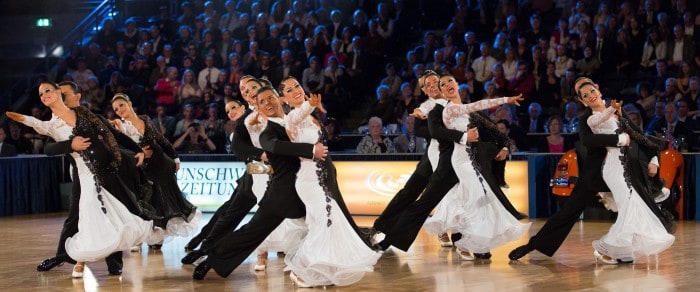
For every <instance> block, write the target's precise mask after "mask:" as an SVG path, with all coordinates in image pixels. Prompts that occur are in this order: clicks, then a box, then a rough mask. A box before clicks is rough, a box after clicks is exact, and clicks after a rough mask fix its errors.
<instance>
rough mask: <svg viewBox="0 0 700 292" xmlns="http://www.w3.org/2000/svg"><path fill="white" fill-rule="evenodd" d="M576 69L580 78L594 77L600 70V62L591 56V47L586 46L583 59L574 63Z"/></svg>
mask: <svg viewBox="0 0 700 292" xmlns="http://www.w3.org/2000/svg"><path fill="white" fill-rule="evenodd" d="M576 69H578V71H579V72H580V73H579V74H580V75H581V76H586V77H594V76H596V73H598V69H600V60H598V58H596V57H594V56H593V47H591V46H586V47H585V48H584V49H583V58H582V59H580V60H578V62H577V63H576Z"/></svg>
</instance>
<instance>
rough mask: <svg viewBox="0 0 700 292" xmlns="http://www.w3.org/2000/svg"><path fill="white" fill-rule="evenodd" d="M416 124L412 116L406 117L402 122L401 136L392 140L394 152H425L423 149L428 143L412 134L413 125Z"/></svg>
mask: <svg viewBox="0 0 700 292" xmlns="http://www.w3.org/2000/svg"><path fill="white" fill-rule="evenodd" d="M415 122H416V118H415V117H414V116H406V119H405V120H404V122H403V127H402V128H401V131H402V132H403V134H402V135H401V136H398V137H396V138H394V146H395V147H396V152H399V153H423V152H425V147H426V146H427V145H428V142H427V141H426V140H425V138H422V137H416V135H415V133H414V131H413V130H414V128H413V125H414V124H415Z"/></svg>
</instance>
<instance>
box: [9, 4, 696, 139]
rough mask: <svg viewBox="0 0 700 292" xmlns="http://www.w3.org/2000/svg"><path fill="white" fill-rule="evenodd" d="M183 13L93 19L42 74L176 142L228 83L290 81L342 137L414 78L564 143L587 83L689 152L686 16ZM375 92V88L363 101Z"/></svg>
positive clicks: (393, 105)
mask: <svg viewBox="0 0 700 292" xmlns="http://www.w3.org/2000/svg"><path fill="white" fill-rule="evenodd" d="M181 2H182V3H181V5H179V7H174V10H172V11H169V9H168V8H166V7H163V8H161V9H158V11H153V15H152V17H151V18H150V21H145V19H148V18H143V19H144V20H140V19H138V18H129V19H126V20H125V21H123V22H121V20H115V19H111V18H105V19H104V20H102V26H101V28H100V30H99V31H97V32H96V34H95V35H94V36H93V38H92V41H90V42H87V43H86V44H84V45H74V46H71V48H70V50H69V51H68V52H67V54H66V56H65V57H63V58H59V59H58V60H56V62H55V63H56V64H55V66H54V65H53V64H50V65H49V66H48V67H47V68H50V70H48V72H43V73H44V74H46V75H47V76H49V79H50V80H52V81H56V82H59V81H62V80H64V79H65V80H73V81H75V82H77V83H78V84H79V86H80V87H81V88H83V90H84V92H85V93H84V94H85V96H86V98H85V99H84V101H85V103H86V104H85V106H87V107H88V108H90V109H91V110H92V111H95V112H102V113H103V114H107V112H108V111H109V107H108V106H105V104H104V101H105V100H109V99H111V97H112V96H113V95H114V94H115V93H120V92H121V93H126V94H128V95H129V96H130V97H132V101H134V104H135V106H136V107H137V108H136V110H137V111H138V113H139V114H147V115H151V116H157V117H160V119H159V121H162V125H161V124H158V125H157V126H158V127H157V128H158V129H159V130H162V131H164V132H166V133H167V134H166V136H167V137H169V138H170V139H176V138H179V137H181V135H182V133H184V132H186V129H188V127H184V128H183V127H182V126H181V127H179V128H178V129H177V130H176V129H175V126H174V125H172V123H173V118H175V119H176V120H177V119H182V118H183V115H184V110H183V107H184V106H185V105H186V104H190V105H191V111H192V116H193V117H194V118H204V117H205V116H206V113H207V111H208V110H207V108H208V105H209V103H210V102H213V101H214V102H218V103H219V104H221V103H222V102H223V100H236V99H240V92H239V91H238V89H237V88H238V87H237V86H236V83H237V82H238V80H239V79H240V77H241V76H244V75H247V74H250V75H254V77H256V78H261V77H266V78H267V79H269V80H271V81H272V82H273V85H274V86H277V84H276V83H278V82H279V80H281V79H282V78H283V77H285V76H287V75H293V76H296V77H297V78H299V79H300V80H302V85H303V86H304V87H305V88H306V91H307V92H320V93H322V94H323V95H324V100H326V102H327V103H329V110H330V115H332V116H333V117H335V118H337V119H338V120H337V124H338V126H341V125H342V126H344V127H345V128H346V129H355V128H357V126H359V125H361V124H364V123H366V122H367V121H368V120H367V118H366V117H367V116H365V113H367V112H368V111H369V112H370V114H369V116H378V117H381V119H382V120H383V122H384V124H394V123H396V124H399V125H400V124H402V123H403V121H404V119H405V117H406V115H407V112H410V110H411V108H412V107H414V105H415V104H420V102H422V101H423V100H425V98H426V97H425V96H424V95H422V94H421V93H420V88H419V87H418V86H416V84H417V81H416V80H417V76H420V74H421V73H422V72H423V70H425V68H426V67H429V68H432V69H437V70H439V73H451V74H452V75H454V76H455V79H456V80H458V81H459V82H460V84H461V85H462V86H460V95H461V96H462V99H463V100H464V101H465V102H466V101H477V100H480V99H482V98H484V96H487V97H492V96H494V94H493V93H489V94H487V92H488V91H487V90H484V86H483V84H484V83H486V82H491V84H493V85H494V86H495V96H510V95H517V94H520V93H522V94H523V97H525V99H526V100H525V102H524V103H523V106H522V107H520V108H518V112H517V113H515V114H513V115H512V117H510V119H509V123H510V127H511V133H512V132H513V131H512V130H513V129H517V128H519V127H518V125H517V124H518V123H513V122H515V121H522V122H521V123H520V126H522V129H523V130H524V131H525V132H527V133H531V134H529V135H535V133H543V132H544V127H542V124H543V123H544V120H545V119H546V117H547V116H550V115H552V116H553V115H558V116H562V117H563V123H562V124H563V125H562V126H561V129H562V132H564V133H569V132H574V131H575V130H574V129H575V128H576V126H575V120H576V119H575V116H574V115H572V114H571V113H570V108H574V107H576V106H575V105H576V102H575V101H574V99H572V97H573V94H574V88H573V86H572V84H573V80H575V79H576V76H589V77H592V78H594V79H595V80H596V81H597V82H598V83H599V84H600V89H601V91H603V93H604V96H611V97H613V98H616V99H622V100H625V104H626V105H629V104H638V107H637V108H638V111H639V115H640V117H641V120H642V122H643V124H644V125H648V126H649V127H650V126H652V125H659V122H666V120H667V119H666V118H665V117H664V116H666V114H665V107H666V106H667V104H671V103H672V104H673V107H674V108H677V110H676V111H673V112H676V114H675V115H676V117H674V118H673V119H672V120H679V121H681V122H685V123H686V124H687V128H689V130H690V131H691V132H690V134H687V135H693V136H692V137H690V140H691V141H688V147H689V148H693V147H696V146H697V141H695V139H694V134H693V133H692V131H694V130H695V131H697V130H699V129H698V127H700V125H698V122H697V121H698V119H700V117H698V114H699V113H700V111H699V110H698V101H699V99H698V95H700V85H699V84H698V77H699V76H698V72H700V70H698V69H700V61H698V60H700V57H699V56H697V53H696V48H700V44H699V42H700V37H698V33H697V30H694V29H693V27H695V28H697V25H695V24H694V23H695V22H696V14H697V12H698V11H695V10H693V9H696V8H690V9H687V10H684V11H679V9H680V8H679V7H680V6H676V5H660V6H659V7H653V9H646V8H647V7H646V5H645V4H646V2H649V1H625V2H623V3H622V4H620V5H612V4H608V3H603V2H601V4H600V5H585V4H595V3H588V2H587V1H577V3H576V8H575V9H561V8H563V7H560V8H558V9H541V8H542V7H539V8H534V7H533V6H532V5H533V4H532V3H531V2H532V1H519V2H518V3H517V4H516V3H507V4H511V5H503V7H504V8H505V7H513V6H515V8H517V9H513V10H508V9H504V10H503V11H500V10H499V9H498V7H499V6H498V5H485V6H483V7H481V6H465V5H462V4H458V3H460V1H444V2H443V3H442V4H441V5H436V6H434V7H432V9H434V10H435V11H434V12H433V11H432V10H431V13H427V14H423V15H419V14H418V13H416V11H420V8H421V7H420V6H419V2H420V1H383V2H381V3H380V4H379V5H372V4H368V3H364V4H362V5H359V4H358V2H355V1H346V2H347V3H343V5H335V6H334V5H333V4H334V3H333V1H320V2H318V3H317V2H316V1H307V2H308V3H306V2H304V1H295V2H294V4H293V5H289V4H285V2H284V1H272V2H273V3H267V4H263V3H264V2H255V1H212V2H208V3H207V4H206V5H204V4H203V3H201V1H195V3H201V4H202V5H201V6H199V7H195V6H196V5H194V4H195V3H190V2H187V1H184V2H183V1H181ZM335 2H336V3H335V4H339V3H337V2H338V1H335ZM365 2H366V1H365ZM472 2H474V1H472ZM510 2H513V1H510ZM521 2H522V3H521ZM558 2H562V1H558ZM564 2H565V1H564ZM570 2H571V1H570ZM657 2H658V1H657ZM320 3H323V5H321V4H320ZM373 3H374V2H373ZM499 3H500V2H499ZM571 4H573V3H571ZM563 5H564V6H565V4H563ZM287 6H291V7H287ZM695 6H697V5H695ZM477 7H478V8H477ZM570 8H573V7H570ZM285 9H288V10H286V11H285ZM475 9H476V10H475ZM516 11H517V12H516ZM482 13H483V14H482ZM171 15H172V17H171ZM437 15H439V16H440V17H436V16H437ZM469 15H489V16H490V17H489V18H488V19H486V20H482V19H481V18H480V17H469ZM528 20H529V22H528ZM120 22H121V23H120ZM528 24H529V25H528ZM325 63H328V65H327V66H324V64H325ZM387 64H388V65H387ZM172 68H175V69H172ZM173 70H176V71H177V73H178V74H175V73H176V71H173ZM384 73H385V74H384ZM173 76H174V77H173ZM178 76H181V78H182V79H181V81H178ZM220 76H222V78H219V77H220ZM406 84H408V85H406ZM379 85H386V86H387V87H381V89H379V90H377V92H376V93H375V91H374V89H376V88H378V86H379ZM634 86H637V90H636V93H633V92H634ZM487 88H488V87H487ZM385 90H386V94H385V93H384V91H385ZM411 90H412V92H411ZM411 93H412V94H411ZM375 96H376V97H378V99H375V98H372V97H375ZM681 100H682V101H681ZM658 102H661V103H660V104H659V105H660V106H661V109H660V112H659V113H657V114H656V116H655V114H654V112H655V106H656V105H657V103H658ZM531 103H532V104H533V105H534V106H531V107H528V106H529V105H530V104H531ZM580 106H581V105H580V104H578V108H580ZM686 108H687V109H686ZM163 109H165V111H163ZM368 109H369V110H368ZM529 109H531V110H529ZM533 111H536V112H537V114H534V113H533ZM571 111H573V110H571ZM493 114H495V113H493ZM670 114H671V113H670V112H669V113H668V115H670ZM679 114H680V116H679ZM170 116H173V117H170ZM661 118H664V119H663V121H659V120H660V119H661ZM188 119H190V118H188ZM154 121H155V119H154ZM531 121H533V122H535V123H534V124H532V123H531ZM560 122H561V121H560ZM188 125H189V124H188ZM530 126H532V127H530ZM664 127H668V125H666V126H664ZM649 130H650V131H651V130H652V129H651V128H650V129H649ZM674 131H675V128H674ZM685 135H686V134H681V136H685ZM8 136H9V133H8ZM687 139H688V138H686V140H687ZM171 141H174V140H171ZM217 148H220V147H218V146H217ZM519 148H520V147H519ZM528 149H529V147H522V148H520V150H528ZM18 150H19V149H18ZM32 152H36V151H32Z"/></svg>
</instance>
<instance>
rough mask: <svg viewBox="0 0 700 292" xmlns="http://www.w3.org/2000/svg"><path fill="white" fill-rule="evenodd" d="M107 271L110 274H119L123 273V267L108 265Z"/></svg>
mask: <svg viewBox="0 0 700 292" xmlns="http://www.w3.org/2000/svg"><path fill="white" fill-rule="evenodd" d="M107 271H108V272H109V275H111V276H119V275H121V274H122V267H121V266H116V265H115V266H108V267H107Z"/></svg>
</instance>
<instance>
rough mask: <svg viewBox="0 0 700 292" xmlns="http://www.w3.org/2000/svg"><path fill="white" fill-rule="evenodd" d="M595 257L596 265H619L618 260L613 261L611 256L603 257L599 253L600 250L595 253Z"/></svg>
mask: <svg viewBox="0 0 700 292" xmlns="http://www.w3.org/2000/svg"><path fill="white" fill-rule="evenodd" d="M593 256H594V257H595V263H596V264H598V262H601V263H603V264H605V265H617V264H618V262H617V260H616V259H613V258H611V257H609V256H606V255H603V254H601V253H599V252H598V250H594V251H593Z"/></svg>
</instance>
